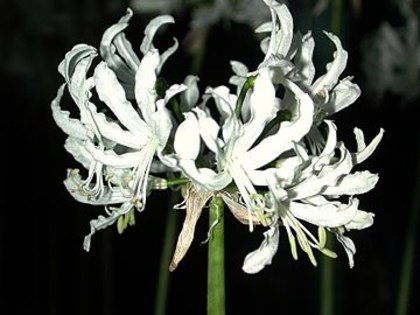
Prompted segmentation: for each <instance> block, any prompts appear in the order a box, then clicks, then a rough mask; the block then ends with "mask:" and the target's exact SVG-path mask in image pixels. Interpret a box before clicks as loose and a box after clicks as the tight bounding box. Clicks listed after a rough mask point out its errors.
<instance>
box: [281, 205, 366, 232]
mask: <svg viewBox="0 0 420 315" xmlns="http://www.w3.org/2000/svg"><path fill="white" fill-rule="evenodd" d="M358 205H359V201H358V200H357V199H352V200H351V201H350V204H348V205H346V204H339V205H336V204H333V203H327V204H324V205H318V206H313V205H309V204H304V203H300V202H291V203H290V207H289V210H290V212H291V213H292V214H293V215H294V216H295V217H296V218H298V219H301V220H304V221H306V222H308V223H311V224H314V225H317V226H323V227H328V228H336V227H340V226H343V225H346V224H347V223H349V222H350V221H351V220H352V219H353V217H354V216H355V214H356V211H357V207H358Z"/></svg>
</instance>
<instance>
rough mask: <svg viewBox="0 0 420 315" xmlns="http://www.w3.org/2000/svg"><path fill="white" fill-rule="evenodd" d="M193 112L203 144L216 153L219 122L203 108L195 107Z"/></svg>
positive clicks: (217, 150)
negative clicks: (195, 114) (195, 115)
mask: <svg viewBox="0 0 420 315" xmlns="http://www.w3.org/2000/svg"><path fill="white" fill-rule="evenodd" d="M195 112H196V113H197V116H198V125H199V128H200V135H201V137H202V138H203V141H204V143H205V145H206V146H207V147H208V148H209V149H210V150H211V151H212V152H213V153H216V155H218V154H219V151H220V146H219V139H218V135H219V131H220V126H219V124H218V123H217V122H216V121H215V120H214V119H213V118H212V117H211V116H209V115H207V114H206V113H205V112H204V111H203V110H201V109H199V108H196V109H195Z"/></svg>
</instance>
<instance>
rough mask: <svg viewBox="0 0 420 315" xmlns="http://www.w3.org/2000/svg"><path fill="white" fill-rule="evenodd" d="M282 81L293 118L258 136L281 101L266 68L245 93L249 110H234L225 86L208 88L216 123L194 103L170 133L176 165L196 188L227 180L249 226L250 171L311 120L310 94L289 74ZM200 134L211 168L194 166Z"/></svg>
mask: <svg viewBox="0 0 420 315" xmlns="http://www.w3.org/2000/svg"><path fill="white" fill-rule="evenodd" d="M284 87H285V88H287V89H291V91H292V92H293V93H294V95H295V98H294V99H293V100H289V101H290V102H291V104H289V108H292V109H293V112H292V113H293V118H292V120H291V121H290V122H289V121H284V122H282V123H280V126H279V128H278V130H277V131H276V132H274V133H272V134H271V135H269V136H267V137H265V138H263V139H260V136H261V135H262V134H263V132H264V129H265V127H266V126H268V124H269V123H270V122H271V121H273V119H274V118H275V117H276V114H277V113H278V111H279V110H281V108H279V105H278V104H279V102H280V104H281V101H280V100H278V99H276V97H275V90H274V86H273V85H272V83H271V80H270V77H269V72H268V69H265V70H264V69H261V70H260V72H259V74H258V75H257V77H256V79H255V84H254V88H253V91H252V92H251V94H250V97H249V98H247V99H245V102H249V103H250V104H248V105H247V106H243V109H244V108H245V109H247V110H249V113H245V114H244V115H237V100H238V97H237V96H236V95H234V94H230V92H229V90H228V88H227V87H224V86H220V87H218V88H215V89H209V90H208V93H210V94H211V95H212V97H213V98H214V100H215V102H216V106H217V108H218V110H219V113H220V115H221V119H222V127H221V128H220V126H219V124H218V123H217V122H216V120H214V118H212V117H211V116H210V115H209V113H208V112H205V111H203V110H201V109H199V108H196V109H195V110H194V111H195V114H194V113H188V114H186V116H185V121H184V122H183V123H182V124H181V125H180V126H179V127H178V129H177V131H176V134H175V142H174V147H175V153H176V154H175V155H174V156H172V157H171V158H172V159H175V160H176V165H177V167H179V168H180V169H181V170H182V171H183V173H184V175H185V176H187V177H188V178H190V179H191V180H192V182H193V183H194V185H195V186H196V187H197V188H199V189H202V190H207V191H218V190H222V189H224V188H226V186H227V185H228V184H229V183H230V182H231V181H232V180H233V181H234V183H235V185H236V187H237V188H238V190H239V192H240V194H241V197H242V198H243V200H244V203H245V205H246V206H247V209H248V212H249V224H250V229H251V230H252V228H253V225H252V215H253V214H255V213H254V212H256V214H258V211H259V210H261V209H259V208H260V207H259V199H260V197H259V194H258V193H257V191H256V189H255V187H254V185H253V183H252V182H253V178H252V172H253V171H255V170H257V169H259V168H261V167H264V166H266V165H267V164H269V163H271V162H272V161H274V160H275V159H277V158H278V157H279V156H281V154H282V153H284V152H286V151H287V150H290V149H291V148H292V147H293V143H294V142H296V141H300V140H301V138H302V137H303V136H304V135H305V134H306V133H307V132H308V131H309V129H310V127H311V125H312V116H313V104H312V101H311V99H310V97H309V96H308V95H307V94H305V93H303V92H302V91H301V90H300V89H299V88H298V87H297V86H296V85H295V84H294V83H293V82H291V81H289V80H285V81H284ZM280 106H281V105H280ZM243 117H248V118H247V119H244V118H243ZM200 136H201V139H202V140H203V142H204V144H205V145H206V147H207V148H208V149H209V150H210V151H211V152H212V153H213V154H214V160H215V163H216V165H217V169H216V170H214V169H211V168H208V167H197V164H196V159H197V156H198V153H199V147H200ZM257 140H258V141H257Z"/></svg>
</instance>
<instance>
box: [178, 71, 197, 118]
mask: <svg viewBox="0 0 420 315" xmlns="http://www.w3.org/2000/svg"><path fill="white" fill-rule="evenodd" d="M199 80H200V79H199V78H198V77H197V76H195V75H188V76H186V78H185V79H184V85H185V86H186V87H187V88H186V89H185V90H184V91H183V92H182V93H181V96H180V98H181V105H180V106H181V110H182V112H188V111H190V110H192V108H193V107H194V106H195V105H196V104H197V102H198V99H199V98H200V91H199V89H198V84H197V82H198V81H199Z"/></svg>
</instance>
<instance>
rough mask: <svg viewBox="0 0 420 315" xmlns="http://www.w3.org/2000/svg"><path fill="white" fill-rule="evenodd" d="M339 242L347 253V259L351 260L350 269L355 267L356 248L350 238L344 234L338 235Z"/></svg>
mask: <svg viewBox="0 0 420 315" xmlns="http://www.w3.org/2000/svg"><path fill="white" fill-rule="evenodd" d="M336 236H337V240H338V241H339V242H340V244H341V245H343V247H344V250H345V251H346V254H347V258H348V260H349V266H350V268H353V267H354V257H353V256H354V255H355V254H356V246H355V245H354V242H353V241H352V240H351V238H350V237H347V236H344V235H343V234H340V233H336Z"/></svg>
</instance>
